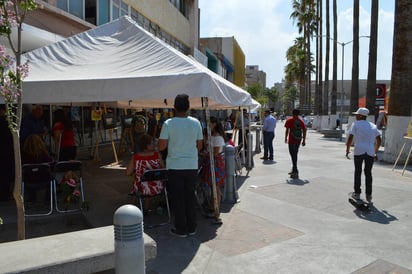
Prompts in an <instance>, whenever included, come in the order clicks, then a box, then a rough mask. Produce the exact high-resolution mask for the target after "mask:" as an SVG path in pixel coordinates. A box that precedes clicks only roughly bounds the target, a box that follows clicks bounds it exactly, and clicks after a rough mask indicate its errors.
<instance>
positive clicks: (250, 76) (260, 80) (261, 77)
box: [245, 65, 266, 88]
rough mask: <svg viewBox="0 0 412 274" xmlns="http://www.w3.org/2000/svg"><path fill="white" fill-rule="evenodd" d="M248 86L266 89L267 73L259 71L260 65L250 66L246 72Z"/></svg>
mask: <svg viewBox="0 0 412 274" xmlns="http://www.w3.org/2000/svg"><path fill="white" fill-rule="evenodd" d="M245 75H246V84H247V85H248V86H250V85H253V84H259V85H261V86H262V87H263V88H266V72H264V71H263V70H259V66H258V65H248V66H246V70H245Z"/></svg>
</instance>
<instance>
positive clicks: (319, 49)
mask: <svg viewBox="0 0 412 274" xmlns="http://www.w3.org/2000/svg"><path fill="white" fill-rule="evenodd" d="M316 10H317V17H318V23H317V26H318V27H317V34H316V36H317V38H316V52H317V54H316V63H317V66H316V67H317V70H316V97H315V104H316V112H315V114H317V115H320V114H322V72H323V71H322V70H323V66H322V64H323V62H322V61H323V60H322V54H323V52H322V49H323V38H322V37H323V26H322V25H323V23H322V22H323V20H322V16H323V13H322V0H318V1H317V9H316Z"/></svg>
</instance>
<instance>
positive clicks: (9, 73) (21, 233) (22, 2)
mask: <svg viewBox="0 0 412 274" xmlns="http://www.w3.org/2000/svg"><path fill="white" fill-rule="evenodd" d="M35 8H36V2H35V1H34V0H0V35H2V36H5V37H6V38H7V40H8V42H9V46H10V49H11V51H12V52H13V55H14V56H11V55H9V54H8V53H7V50H6V48H5V46H4V45H2V46H0V59H1V60H0V94H1V96H2V97H3V99H4V102H5V104H6V109H7V110H6V118H7V121H8V124H9V128H10V131H11V133H12V136H13V151H14V166H15V168H14V170H15V174H14V189H13V197H14V200H15V201H16V208H17V239H18V240H23V239H24V238H25V219H24V201H23V197H22V195H21V181H22V170H21V152H20V124H21V118H22V96H23V91H22V83H23V79H24V78H25V77H26V76H27V74H28V63H25V64H22V63H21V55H22V39H21V32H22V24H23V22H24V19H25V16H26V14H27V13H28V12H29V11H30V10H33V9H35ZM14 30H16V31H17V44H15V43H14V41H13V40H12V36H11V34H12V31H14Z"/></svg>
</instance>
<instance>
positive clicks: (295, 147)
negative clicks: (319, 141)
mask: <svg viewBox="0 0 412 274" xmlns="http://www.w3.org/2000/svg"><path fill="white" fill-rule="evenodd" d="M299 146H300V143H298V144H289V154H290V158H291V159H292V172H296V173H297V172H298V152H299Z"/></svg>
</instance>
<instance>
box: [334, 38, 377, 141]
mask: <svg viewBox="0 0 412 274" xmlns="http://www.w3.org/2000/svg"><path fill="white" fill-rule="evenodd" d="M359 38H370V36H367V35H362V36H359ZM330 39H331V40H332V41H334V39H332V38H330ZM352 42H353V40H351V41H349V42H346V43H345V42H338V41H336V43H338V44H339V45H341V46H342V81H341V89H342V90H341V92H342V94H341V102H340V118H339V121H340V123H339V130H340V132H341V133H340V138H339V140H340V141H342V135H343V134H342V124H343V101H344V94H345V90H344V85H343V71H344V69H345V46H346V45H347V44H350V43H352Z"/></svg>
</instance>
